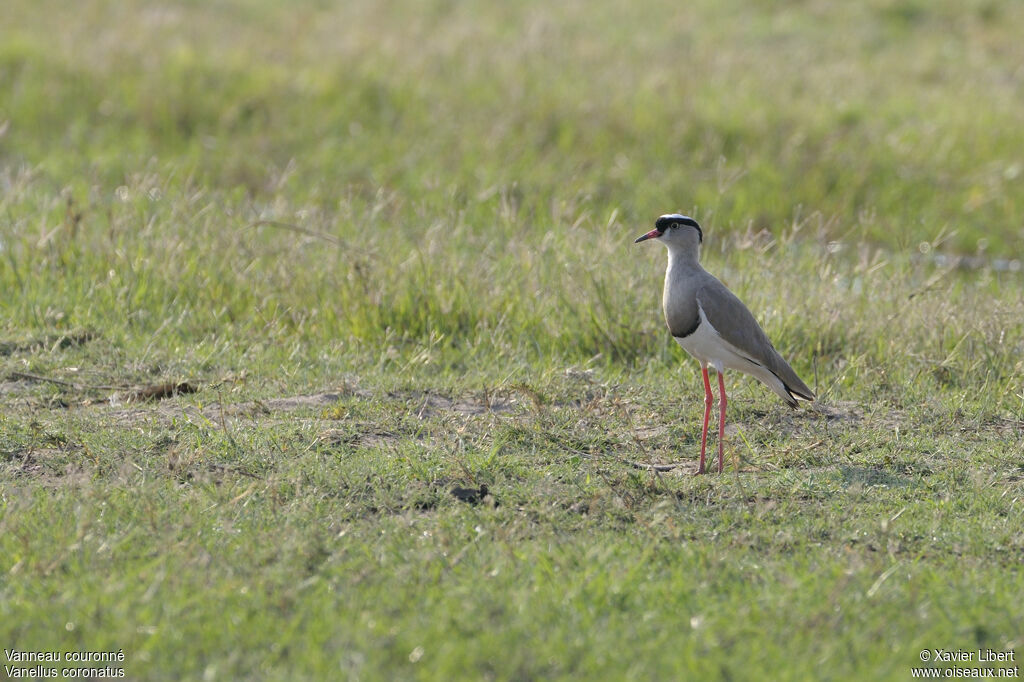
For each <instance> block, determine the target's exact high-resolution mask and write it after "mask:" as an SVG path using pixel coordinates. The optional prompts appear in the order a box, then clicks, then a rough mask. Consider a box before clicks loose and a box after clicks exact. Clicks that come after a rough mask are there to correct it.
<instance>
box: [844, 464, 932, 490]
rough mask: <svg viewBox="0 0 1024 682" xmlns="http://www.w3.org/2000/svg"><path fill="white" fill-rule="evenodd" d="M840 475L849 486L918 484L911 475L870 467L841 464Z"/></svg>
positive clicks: (903, 485)
mask: <svg viewBox="0 0 1024 682" xmlns="http://www.w3.org/2000/svg"><path fill="white" fill-rule="evenodd" d="M839 475H840V476H841V477H842V480H843V484H844V485H845V486H846V487H848V488H849V487H851V486H855V485H861V486H865V487H870V486H885V487H887V488H905V487H907V486H912V485H917V481H915V480H914V479H913V478H911V477H910V476H902V475H899V474H894V473H892V472H891V471H883V470H881V469H872V468H869V467H858V466H841V467H839Z"/></svg>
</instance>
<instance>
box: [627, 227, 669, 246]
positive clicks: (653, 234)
mask: <svg viewBox="0 0 1024 682" xmlns="http://www.w3.org/2000/svg"><path fill="white" fill-rule="evenodd" d="M661 235H662V232H661V230H658V229H653V230H651V231H650V232H648V233H647V234H642V235H640V236H639V237H637V238H636V240H634V242H633V243H634V244H639V243H640V242H643V241H647V240H648V239H657V238H658V237H660V236H661Z"/></svg>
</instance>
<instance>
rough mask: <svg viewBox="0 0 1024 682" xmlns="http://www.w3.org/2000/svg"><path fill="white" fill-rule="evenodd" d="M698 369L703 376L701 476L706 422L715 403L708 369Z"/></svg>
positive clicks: (705, 446)
mask: <svg viewBox="0 0 1024 682" xmlns="http://www.w3.org/2000/svg"><path fill="white" fill-rule="evenodd" d="M700 369H701V373H702V374H703V375H704V428H703V430H702V431H701V434H700V467H698V468H697V473H698V474H703V473H704V450H705V449H706V448H707V445H708V420H709V419H711V404H712V403H713V402H715V396H714V394H713V393H711V379H710V378H708V368H707V367H701V368H700Z"/></svg>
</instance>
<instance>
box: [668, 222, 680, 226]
mask: <svg viewBox="0 0 1024 682" xmlns="http://www.w3.org/2000/svg"><path fill="white" fill-rule="evenodd" d="M669 227H679V223H672V224H671V225H669Z"/></svg>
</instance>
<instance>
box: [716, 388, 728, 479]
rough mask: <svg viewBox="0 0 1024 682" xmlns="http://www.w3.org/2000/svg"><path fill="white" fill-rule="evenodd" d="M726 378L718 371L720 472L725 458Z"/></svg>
mask: <svg viewBox="0 0 1024 682" xmlns="http://www.w3.org/2000/svg"><path fill="white" fill-rule="evenodd" d="M725 405H726V400H725V379H723V378H722V373H721V372H719V373H718V473H722V463H723V459H724V458H725Z"/></svg>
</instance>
